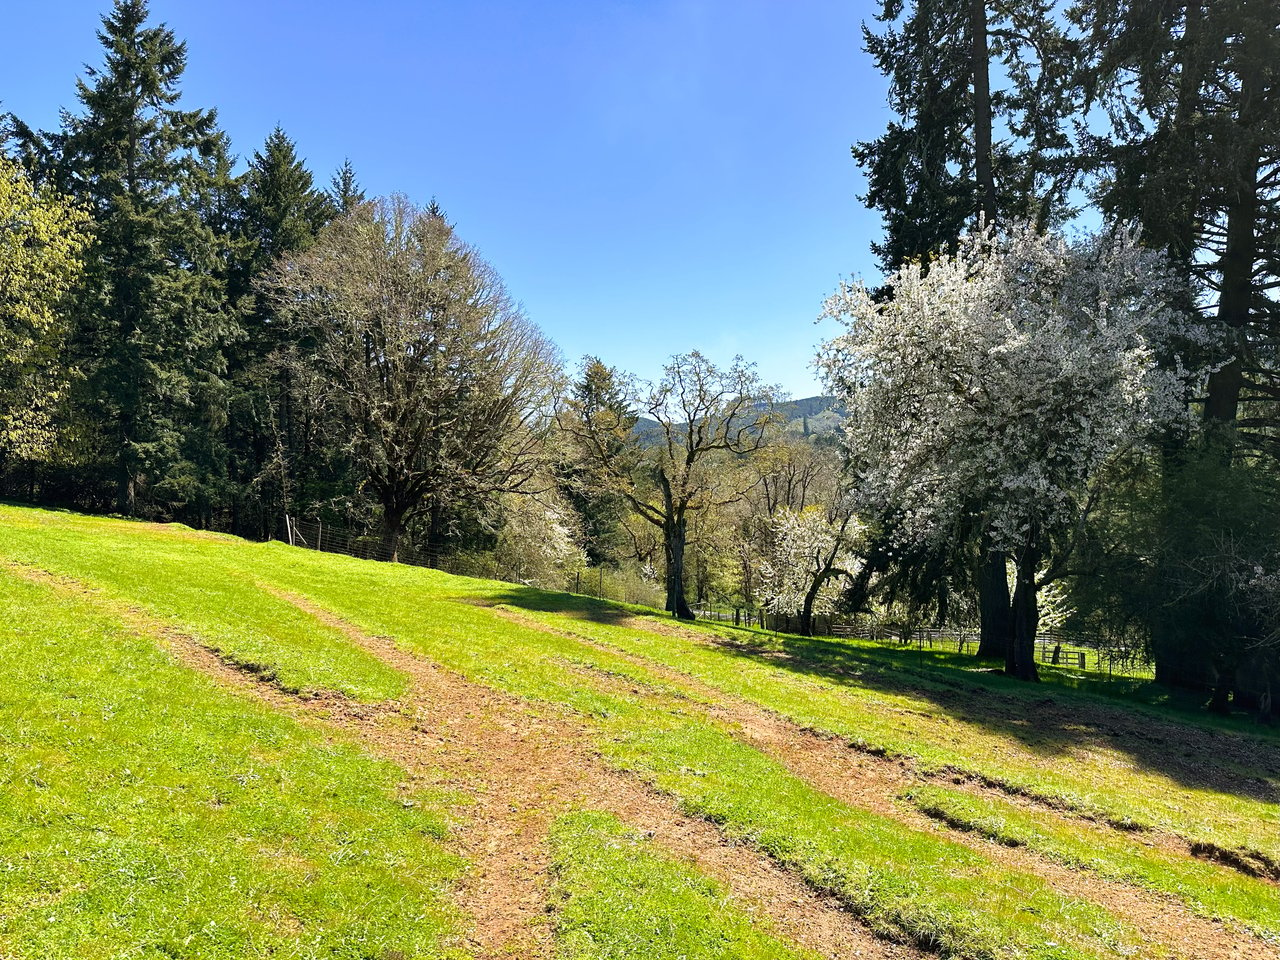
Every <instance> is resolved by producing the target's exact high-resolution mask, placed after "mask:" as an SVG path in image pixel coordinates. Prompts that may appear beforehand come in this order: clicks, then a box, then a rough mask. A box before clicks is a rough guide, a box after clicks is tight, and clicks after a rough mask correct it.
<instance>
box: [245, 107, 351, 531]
mask: <svg viewBox="0 0 1280 960" xmlns="http://www.w3.org/2000/svg"><path fill="white" fill-rule="evenodd" d="M243 180H244V193H243V199H242V200H241V210H240V216H239V219H238V228H239V233H240V241H241V245H242V246H241V250H240V254H241V260H240V263H239V269H238V271H237V274H236V277H235V282H234V284H233V295H234V296H235V297H236V298H237V299H238V300H239V302H240V304H241V306H242V309H243V311H244V323H245V326H246V330H247V336H246V339H245V342H244V343H243V344H241V346H240V349H239V350H238V351H237V352H236V354H235V357H234V361H233V375H234V387H233V391H232V399H231V407H232V418H231V424H230V429H229V431H228V444H229V446H230V448H231V463H230V472H231V479H232V482H233V485H234V490H235V494H234V498H233V504H232V518H231V522H232V527H233V529H235V530H236V531H237V532H239V533H243V534H248V535H252V536H269V535H270V534H271V532H272V530H273V528H274V526H275V524H276V523H277V522H278V520H279V518H280V516H281V515H282V514H284V513H286V512H289V510H290V509H291V507H292V505H293V502H292V501H293V493H294V492H296V488H297V486H298V484H299V483H305V482H306V481H307V480H308V479H309V477H308V476H299V473H300V472H301V473H303V474H307V473H309V471H310V470H311V467H310V465H311V464H312V463H313V458H312V457H311V456H309V454H310V452H311V451H310V450H309V448H308V439H309V438H310V437H311V436H312V431H311V430H310V429H309V424H308V423H307V417H308V413H309V411H310V409H311V408H310V407H309V406H308V404H307V402H306V396H305V391H303V389H302V386H303V384H304V383H305V382H308V381H306V380H305V378H299V377H297V376H296V372H297V365H296V364H295V363H292V362H290V358H289V356H288V355H289V354H290V353H291V352H292V350H293V345H292V344H291V343H290V340H289V338H288V337H287V336H286V335H285V334H284V332H283V329H282V324H281V322H280V317H279V315H278V311H277V310H276V309H275V308H274V306H273V305H272V304H271V302H270V301H269V300H268V299H266V298H263V297H260V296H258V295H257V293H256V285H257V283H258V281H259V280H260V279H261V278H262V277H263V276H265V275H266V274H267V273H269V272H270V271H271V270H272V269H273V268H274V266H275V264H276V263H277V261H278V260H279V259H280V258H281V257H284V256H287V255H289V254H292V253H297V252H301V251H303V250H305V249H307V248H308V247H309V246H311V244H312V243H313V242H314V241H315V238H316V234H317V233H318V232H319V231H320V229H321V228H322V227H323V226H324V225H325V224H326V223H328V222H329V220H331V219H332V217H333V215H334V213H335V209H334V206H333V204H332V203H331V202H330V201H329V198H328V197H327V196H326V195H325V193H324V192H322V191H320V190H317V189H316V188H315V186H314V180H313V178H312V175H311V172H310V171H309V170H307V168H306V165H305V163H304V162H303V161H302V160H301V159H300V158H299V157H298V155H297V150H296V147H295V145H294V143H293V141H292V140H290V139H289V137H288V136H287V135H286V134H285V132H284V131H283V130H282V129H281V128H280V127H276V128H275V129H274V130H273V131H272V132H271V134H270V135H269V136H268V137H267V139H266V142H265V143H264V144H263V146H262V149H261V150H260V151H258V152H256V153H255V154H254V156H253V158H252V159H251V160H250V162H249V169H248V171H247V172H246V173H245V175H244V178H243Z"/></svg>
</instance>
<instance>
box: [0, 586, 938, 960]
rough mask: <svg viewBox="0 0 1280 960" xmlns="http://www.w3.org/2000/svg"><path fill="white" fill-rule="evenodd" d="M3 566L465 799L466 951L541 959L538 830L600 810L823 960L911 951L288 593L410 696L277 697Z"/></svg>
mask: <svg viewBox="0 0 1280 960" xmlns="http://www.w3.org/2000/svg"><path fill="white" fill-rule="evenodd" d="M3 566H4V567H5V568H6V569H8V570H10V571H11V572H13V573H16V574H18V575H20V576H23V577H26V578H27V579H30V580H33V581H35V582H38V583H41V584H43V585H46V586H50V587H52V588H54V589H56V590H59V591H61V592H63V593H66V594H70V595H74V596H76V597H78V598H80V599H84V600H87V601H89V602H90V603H92V604H93V605H94V606H96V607H98V608H99V609H102V610H104V611H105V612H107V613H109V614H110V615H111V616H113V617H115V618H116V619H118V620H119V621H120V622H121V623H122V624H123V625H124V626H125V627H126V628H128V629H129V630H131V631H132V632H134V633H136V634H138V635H140V636H145V637H147V638H150V639H153V640H156V641H158V642H160V643H161V644H162V645H163V646H164V647H165V648H166V649H167V650H169V651H170V652H171V653H172V655H173V656H174V657H175V658H176V659H178V660H179V661H181V662H182V663H184V664H186V665H188V666H190V667H192V668H194V669H196V670H199V671H201V672H202V673H205V674H207V675H209V676H211V677H213V678H214V679H216V680H217V681H218V682H219V683H221V684H223V685H225V686H227V687H228V688H231V689H234V690H236V691H238V692H241V693H243V694H245V695H248V696H251V697H253V698H255V699H258V700H260V701H263V702H265V703H267V704H269V705H271V706H272V707H273V708H276V709H278V710H281V711H282V712H286V713H289V714H290V715H292V716H294V717H296V718H298V719H299V720H301V721H302V722H306V723H309V724H314V725H317V726H319V727H320V728H321V729H325V730H327V731H329V732H330V733H332V734H333V735H334V736H335V737H344V738H346V737H354V738H355V739H356V740H357V741H358V742H359V743H360V744H361V745H363V746H364V747H365V748H367V749H369V750H371V751H372V752H374V753H376V754H377V755H379V756H382V757H385V758H387V759H389V760H392V761H394V762H396V763H397V764H399V765H401V766H402V767H403V768H404V769H405V770H406V771H407V772H408V773H409V776H410V778H411V785H412V784H416V785H424V784H430V785H432V786H435V787H440V786H443V787H445V788H452V789H456V791H457V792H458V793H459V794H460V795H461V796H463V797H466V798H468V801H469V802H464V803H463V804H461V805H460V806H459V807H458V808H457V810H456V815H457V818H458V820H459V821H460V822H459V824H458V826H457V829H456V830H455V831H454V834H453V838H454V840H455V841H456V842H457V843H458V845H459V846H460V847H461V852H462V853H463V854H464V856H466V858H467V860H468V861H469V863H470V864H471V868H470V870H469V872H468V873H467V874H466V875H465V877H464V879H463V880H462V882H461V884H460V887H459V889H458V891H457V899H458V901H459V903H460V906H461V907H462V909H463V910H464V911H465V912H466V913H467V914H468V915H469V917H470V918H471V920H472V928H471V930H470V931H469V934H468V937H467V941H466V944H465V945H466V947H467V948H468V949H469V950H470V951H472V952H473V953H474V954H475V955H476V956H478V957H482V958H486V960H487V958H495V960H496V958H515V957H518V958H521V960H540V958H548V957H550V956H551V955H552V948H553V932H552V926H551V915H550V914H549V911H548V906H549V896H550V891H551V883H552V878H551V876H550V873H549V851H548V848H547V843H546V837H547V829H548V827H549V825H550V823H551V821H552V820H554V819H555V818H556V816H558V815H559V814H561V813H563V812H566V811H569V810H573V809H583V808H590V809H603V810H607V811H609V812H611V813H614V814H615V815H617V816H619V817H620V818H622V819H623V820H624V821H625V822H627V823H628V824H629V825H630V826H632V827H634V828H635V829H637V830H640V831H643V832H645V833H648V834H650V835H652V837H653V841H654V843H655V845H657V846H658V847H660V848H665V849H667V850H669V851H671V852H672V853H674V854H675V855H677V856H678V857H681V858H684V859H685V860H687V861H690V862H691V863H693V864H694V865H695V866H696V867H697V868H698V869H700V870H702V871H704V872H705V873H707V874H708V875H710V876H712V877H714V878H715V879H717V880H718V881H720V882H721V883H723V884H724V885H725V886H726V887H728V889H729V890H730V891H731V892H732V894H733V895H734V898H735V900H736V901H737V902H738V903H739V904H740V905H741V906H742V908H743V909H745V910H746V911H747V912H748V913H750V914H751V915H753V916H757V917H760V918H761V919H762V920H763V921H764V922H765V924H766V926H767V927H768V928H769V929H771V930H773V931H775V932H776V933H778V934H779V935H781V936H783V937H785V938H787V939H790V940H791V941H793V942H795V943H797V944H799V945H801V946H803V947H806V948H808V949H810V950H812V951H814V952H815V953H818V954H819V955H821V956H824V957H829V958H832V960H844V958H869V960H874V958H884V960H909V958H910V960H915V958H919V957H921V956H922V954H920V953H919V951H917V950H915V949H914V948H912V947H909V946H906V945H902V944H896V943H891V942H887V941H885V940H882V939H880V938H878V937H876V936H874V935H873V934H871V933H870V931H868V930H867V929H866V928H865V927H863V926H862V925H861V924H860V923H859V922H858V921H857V920H856V919H855V918H854V917H852V916H851V915H850V914H849V913H847V912H846V911H845V910H844V909H842V908H841V907H840V905H839V904H838V903H837V902H836V901H835V900H834V898H829V897H826V896H823V895H821V894H819V893H817V892H815V891H814V890H812V889H811V888H810V887H809V886H807V885H806V884H805V883H804V882H803V881H801V880H799V879H798V878H796V877H794V876H793V875H791V874H790V873H788V872H787V871H785V870H784V869H782V868H781V867H779V866H777V865H776V864H774V863H773V862H772V861H771V860H769V859H768V858H766V857H764V856H762V855H760V854H758V853H756V852H755V851H754V850H752V849H751V848H749V847H746V846H742V845H738V844H734V843H730V842H728V841H727V840H726V839H725V838H724V837H723V836H722V835H721V834H720V833H719V831H717V830H716V828H715V827H714V826H713V825H711V824H710V823H708V822H706V821H703V820H700V819H697V818H691V817H688V816H685V815H684V814H682V813H681V812H680V810H679V809H678V808H677V806H676V804H675V802H674V801H672V800H671V799H670V798H668V797H666V796H663V795H661V794H658V793H656V792H655V791H653V790H650V789H649V788H648V787H647V786H645V785H644V784H642V783H640V782H639V781H637V780H634V779H632V778H629V777H625V776H623V775H621V774H618V773H616V772H614V771H612V770H610V769H609V768H607V767H606V766H605V765H604V764H603V762H602V761H600V759H599V758H598V757H597V755H596V754H595V752H594V750H593V749H592V747H591V745H590V742H589V739H588V735H587V732H586V731H585V730H584V729H582V728H581V727H580V726H579V725H576V724H574V723H572V722H571V721H570V720H569V719H568V718H566V717H563V716H559V715H556V714H553V713H550V712H545V711H542V710H539V709H537V708H535V707H534V706H532V705H531V704H529V703H527V702H526V701H523V700H520V699H519V698H516V697H512V696H508V695H505V694H502V693H499V692H496V691H492V690H489V689H488V688H485V687H483V686H480V685H478V684H475V683H472V682H470V681H467V680H465V679H463V678H462V677H460V676H458V675H457V674H454V673H452V672H451V671H448V670H445V669H443V668H441V667H438V666H436V665H435V664H433V663H431V662H429V661H427V660H424V659H422V658H419V657H416V656H414V655H412V654H410V653H408V652H406V651H404V650H402V649H400V648H399V647H397V646H396V645H395V643H394V641H392V640H390V639H388V638H384V637H375V636H369V635H366V634H364V633H362V632H360V631H358V630H356V629H355V628H354V627H352V626H351V625H350V624H348V623H347V622H346V621H343V620H341V619H339V618H337V617H334V616H333V615H331V614H329V613H328V612H326V611H324V610H322V609H319V608H317V607H316V606H314V605H313V604H310V603H309V602H307V601H306V600H304V599H302V598H300V597H297V596H293V595H289V594H285V593H280V592H277V595H278V596H281V597H282V598H284V599H286V600H288V601H290V602H292V603H294V604H296V605H297V606H298V607H299V608H301V609H303V610H305V611H307V612H309V613H310V614H312V615H313V616H315V617H316V618H317V619H318V620H320V621H322V622H324V623H326V624H328V625H331V626H334V627H336V628H338V629H340V630H342V631H343V632H344V633H345V634H346V635H347V636H348V637H349V638H350V639H351V640H352V642H353V643H355V644H357V645H358V646H360V647H362V648H363V649H365V650H367V651H368V652H370V653H372V654H373V655H374V656H377V657H379V658H381V659H383V660H384V661H385V662H386V663H388V664H390V665H391V666H393V667H396V668H397V669H400V670H402V671H403V672H404V673H405V674H406V675H407V676H408V677H409V678H410V680H411V689H410V691H409V692H408V693H407V694H406V695H405V696H404V697H403V698H402V699H400V700H398V701H393V702H386V703H378V704H361V703H357V702H355V701H352V700H349V699H348V698H346V697H344V696H341V695H339V694H321V695H318V696H309V697H299V696H295V695H293V694H289V693H285V692H283V691H281V690H280V689H279V688H278V687H276V686H274V685H272V684H271V683H270V682H267V681H265V680H263V679H262V678H260V677H258V676H255V675H253V674H250V673H246V672H245V671H243V670H242V669H240V668H239V667H237V666H235V665H233V664H230V663H228V662H226V661H224V660H222V659H221V658H220V657H219V656H218V655H217V654H215V653H214V652H213V651H211V650H209V649H208V648H207V647H204V646H203V645H201V644H200V643H199V641H198V640H196V639H195V638H194V637H192V636H190V635H188V634H187V633H185V632H183V631H182V630H180V629H178V628H176V627H174V626H172V625H170V624H167V623H165V622H163V621H161V620H159V619H157V618H155V617H153V616H151V615H150V614H148V613H146V612H145V611H142V610H140V609H138V608H136V607H132V606H128V605H124V604H120V603H118V602H115V601H113V600H110V599H108V598H106V597H104V596H103V595H101V594H100V593H98V592H97V591H95V590H93V589H92V588H89V587H86V586H85V585H83V584H80V583H79V582H77V581H74V580H70V579H66V578H63V577H59V576H56V575H52V574H49V573H47V572H45V571H42V570H38V569H35V568H32V567H27V566H22V565H16V564H3Z"/></svg>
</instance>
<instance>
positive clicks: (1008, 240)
mask: <svg viewBox="0 0 1280 960" xmlns="http://www.w3.org/2000/svg"><path fill="white" fill-rule="evenodd" d="M888 289H889V290H890V291H891V294H890V296H889V297H888V298H887V299H884V300H882V301H877V300H874V299H873V298H872V297H871V295H870V294H869V292H868V291H867V289H866V288H865V287H863V286H862V285H861V284H843V285H842V286H841V287H840V289H839V290H838V291H837V292H836V293H835V294H834V295H833V296H832V297H830V298H829V299H828V301H827V303H826V304H825V308H824V315H825V316H827V317H831V318H834V319H836V320H837V321H839V322H840V323H841V324H842V325H843V327H844V331H843V333H842V334H840V335H839V336H837V337H835V338H834V339H832V340H831V341H829V342H828V343H826V344H824V346H823V347H822V349H821V351H820V354H819V366H820V369H821V370H822V372H823V374H824V377H825V379H826V380H827V382H828V383H829V385H830V387H831V389H832V390H833V392H835V393H836V394H837V395H838V396H839V397H840V398H841V399H842V400H843V402H844V403H845V404H846V405H847V407H848V409H849V411H850V416H849V422H848V426H847V428H846V429H847V441H848V443H849V447H850V454H851V456H852V457H853V458H854V462H855V464H856V465H857V471H856V472H857V477H858V483H857V493H858V497H859V512H860V513H862V514H863V515H864V516H880V517H892V518H893V524H892V528H893V529H894V530H895V531H896V535H897V536H898V537H899V538H901V539H902V540H903V541H907V542H912V543H914V544H915V545H919V544H927V543H930V542H933V543H938V542H943V541H946V540H947V539H948V538H951V539H954V538H956V537H959V536H964V537H971V538H975V539H976V542H977V544H978V545H979V547H980V550H981V551H982V553H983V554H984V555H987V556H991V555H1001V554H1004V555H1007V556H1009V557H1010V558H1012V560H1013V562H1014V566H1015V571H1016V573H1015V585H1014V591H1013V598H1012V607H1013V609H1012V616H1013V623H1014V638H1013V642H1012V643H1011V644H1009V651H1008V654H1007V661H1006V668H1007V670H1008V671H1009V672H1010V673H1011V674H1014V675H1016V676H1019V677H1022V678H1024V679H1035V678H1036V667H1035V661H1034V643H1035V633H1036V628H1037V602H1036V595H1037V590H1038V589H1039V588H1040V587H1042V586H1044V585H1045V584H1046V583H1048V582H1050V581H1052V580H1055V579H1057V578H1059V577H1060V576H1062V574H1063V573H1064V571H1065V569H1066V568H1065V564H1066V562H1067V559H1068V557H1069V556H1070V553H1071V549H1072V548H1071V544H1072V542H1073V539H1074V534H1075V533H1076V532H1077V531H1078V530H1079V529H1080V527H1081V525H1082V524H1083V523H1084V522H1085V521H1086V519H1087V518H1088V516H1089V514H1090V511H1091V510H1092V509H1093V508H1094V506H1095V505H1096V503H1097V498H1098V497H1099V496H1101V495H1102V494H1103V493H1104V492H1105V489H1106V484H1107V480H1108V477H1109V476H1110V474H1111V472H1112V467H1113V466H1114V465H1115V464H1116V463H1117V462H1119V461H1120V460H1121V459H1123V458H1124V457H1125V455H1126V454H1127V453H1129V452H1132V451H1135V450H1137V449H1140V448H1142V447H1143V446H1144V445H1147V444H1150V443H1152V442H1153V441H1154V439H1155V438H1156V437H1157V436H1158V435H1159V434H1160V433H1161V432H1162V431H1166V430H1169V429H1172V428H1175V427H1176V426H1177V425H1178V424H1180V423H1185V422H1186V419H1187V416H1188V414H1187V403H1186V398H1187V395H1188V390H1189V388H1190V386H1191V385H1192V383H1193V382H1194V381H1195V380H1196V379H1197V375H1195V374H1193V373H1192V372H1189V371H1188V370H1187V369H1185V368H1184V367H1183V365H1182V364H1181V363H1180V362H1179V359H1178V356H1179V351H1178V345H1179V344H1181V343H1185V340H1184V339H1183V338H1184V337H1185V336H1186V335H1187V334H1186V331H1187V330H1188V329H1189V326H1188V324H1187V322H1186V319H1185V318H1184V317H1183V315H1181V314H1180V313H1178V312H1177V310H1176V309H1175V308H1174V307H1173V306H1172V304H1175V303H1177V302H1178V298H1177V296H1176V295H1175V294H1176V293H1177V289H1176V282H1175V280H1174V279H1173V276H1172V274H1171V273H1170V272H1169V271H1168V269H1167V268H1166V267H1165V265H1164V263H1163V260H1162V258H1161V257H1160V255H1158V254H1157V253H1155V252H1153V251H1149V250H1147V249H1145V248H1143V247H1141V246H1140V245H1139V244H1138V242H1137V237H1136V236H1135V235H1134V234H1133V233H1131V232H1129V231H1127V230H1124V229H1117V230H1115V231H1112V232H1108V233H1105V234H1101V235H1099V236H1096V237H1093V238H1090V239H1086V240H1082V241H1079V242H1075V243H1071V242H1068V241H1067V240H1065V239H1064V238H1062V237H1061V236H1056V235H1048V236H1045V235H1042V234H1037V233H1036V232H1035V231H1034V230H1032V229H1030V228H1018V229H1015V230H1013V231H1011V232H1008V233H1004V234H999V235H997V234H994V233H992V232H991V231H986V232H982V233H978V234H974V235H971V236H968V237H966V238H963V239H962V240H961V242H960V244H959V245H958V248H957V251H956V252H955V254H953V255H946V256H938V257H936V258H934V259H932V260H931V261H930V262H929V263H928V264H920V263H914V264H908V265H906V266H904V267H903V268H901V269H900V270H899V271H897V272H896V273H895V274H894V275H893V276H891V277H890V278H889V281H888ZM1003 563H1004V561H1003V559H1001V560H1000V566H1001V567H1003Z"/></svg>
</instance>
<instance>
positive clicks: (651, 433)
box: [635, 396, 844, 444]
mask: <svg viewBox="0 0 1280 960" xmlns="http://www.w3.org/2000/svg"><path fill="white" fill-rule="evenodd" d="M777 410H778V413H779V414H781V416H782V417H783V419H784V420H785V421H786V431H787V432H788V433H800V434H805V435H806V436H808V435H815V434H816V435H819V436H821V435H825V434H831V433H835V430H836V427H837V426H839V424H840V421H841V419H842V418H843V417H844V410H843V408H842V407H840V405H839V403H838V402H837V401H836V398H835V397H823V396H819V397H804V398H802V399H800V400H785V401H783V402H782V403H779V404H778V405H777ZM635 433H636V434H637V436H639V437H640V438H641V440H642V442H644V443H646V444H650V443H658V442H660V441H661V440H662V425H661V424H660V423H658V421H656V420H651V419H650V418H648V417H641V418H640V419H639V420H637V421H636V425H635Z"/></svg>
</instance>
